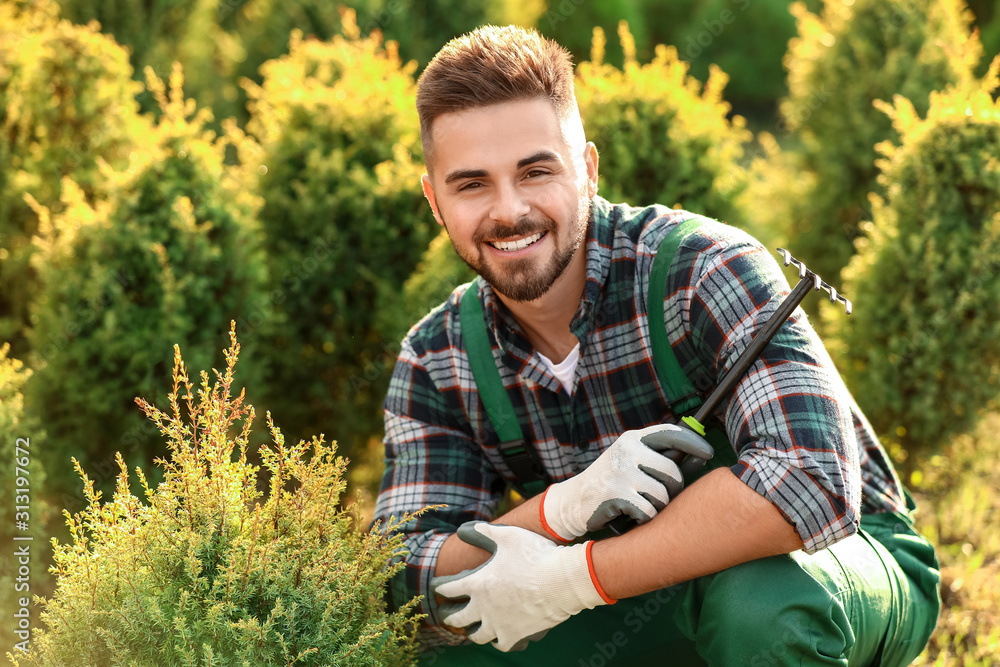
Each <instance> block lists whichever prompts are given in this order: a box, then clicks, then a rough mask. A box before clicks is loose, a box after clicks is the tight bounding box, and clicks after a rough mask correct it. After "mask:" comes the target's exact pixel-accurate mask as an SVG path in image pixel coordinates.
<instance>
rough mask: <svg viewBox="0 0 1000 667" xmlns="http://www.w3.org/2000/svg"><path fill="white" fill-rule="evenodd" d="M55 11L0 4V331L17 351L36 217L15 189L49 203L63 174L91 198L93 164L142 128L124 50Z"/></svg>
mask: <svg viewBox="0 0 1000 667" xmlns="http://www.w3.org/2000/svg"><path fill="white" fill-rule="evenodd" d="M58 12H59V10H58V6H57V5H56V4H55V2H53V1H52V0H37V1H32V2H28V1H27V0H17V1H15V2H10V1H8V2H4V3H0V340H6V341H10V342H12V343H13V348H14V352H15V354H16V355H17V356H22V357H23V356H25V354H26V352H27V348H26V345H25V340H24V338H23V329H24V327H25V326H26V325H27V324H28V315H27V312H28V303H29V302H30V300H31V298H32V295H33V293H34V291H35V290H36V289H37V283H36V280H35V276H34V274H33V272H32V271H31V269H30V255H31V250H32V245H31V238H32V236H33V235H34V234H36V233H37V231H38V229H37V216H36V215H35V213H34V212H33V211H32V210H31V208H30V206H29V203H28V201H26V199H25V197H26V196H30V197H31V198H34V200H35V201H37V202H39V203H41V204H42V205H43V206H47V207H49V208H51V209H52V210H53V212H58V211H59V209H60V196H61V192H62V179H63V178H65V177H67V176H72V178H73V179H74V180H75V181H76V183H77V185H78V186H79V188H80V190H81V193H82V194H83V196H84V198H86V199H87V200H88V201H90V202H93V201H94V199H95V198H97V197H99V196H101V195H102V194H103V191H102V177H101V175H100V173H99V172H100V165H101V164H102V163H107V164H109V165H112V166H122V165H123V164H124V163H125V162H126V161H127V159H128V154H129V152H131V151H132V150H133V149H134V145H135V141H136V139H135V138H136V136H138V135H140V134H142V133H143V132H144V131H145V127H144V123H143V122H142V120H141V119H140V118H139V116H138V115H137V105H136V103H135V94H136V93H137V91H138V86H137V84H135V83H134V82H133V81H132V79H131V77H132V69H131V68H130V67H129V64H128V54H127V53H126V52H125V50H124V49H123V48H121V47H120V46H118V45H117V44H115V43H114V41H113V40H111V39H109V38H108V37H106V36H104V35H101V34H100V33H99V32H98V31H97V28H96V27H95V26H93V25H87V26H78V25H72V24H71V23H69V21H66V20H60V19H59V15H58Z"/></svg>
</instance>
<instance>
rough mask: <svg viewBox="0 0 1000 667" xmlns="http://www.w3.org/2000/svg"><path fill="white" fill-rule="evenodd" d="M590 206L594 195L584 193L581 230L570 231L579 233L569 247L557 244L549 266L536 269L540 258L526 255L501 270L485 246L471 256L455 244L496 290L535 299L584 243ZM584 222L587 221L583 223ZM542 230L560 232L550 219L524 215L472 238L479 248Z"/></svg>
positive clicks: (514, 297) (515, 297)
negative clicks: (487, 256)
mask: <svg viewBox="0 0 1000 667" xmlns="http://www.w3.org/2000/svg"><path fill="white" fill-rule="evenodd" d="M590 207H591V200H590V198H589V197H587V196H586V195H583V196H581V197H580V203H579V206H578V209H577V229H575V230H572V229H571V230H568V231H569V232H571V233H572V232H576V234H575V238H573V239H572V241H571V242H570V243H569V244H568V245H567V246H566V247H565V248H560V247H559V246H558V245H557V246H556V254H555V256H553V257H552V259H551V260H550V261H549V262H548V263H547V264H546V265H545V266H540V267H537V268H534V270H533V267H535V264H536V260H534V259H531V258H527V257H526V258H524V259H517V260H512V261H508V262H505V263H504V268H503V269H502V270H500V271H497V270H494V268H493V267H491V266H490V265H489V264H488V263H487V262H486V260H485V258H484V257H483V252H482V250H481V249H480V250H478V252H477V255H478V256H477V257H468V256H466V255H465V254H463V253H462V251H461V250H459V249H458V246H456V245H455V241H454V239H452V243H451V244H452V247H453V248H455V252H456V253H458V256H459V257H460V258H461V259H462V261H463V262H465V263H466V264H467V265H468V266H469V268H471V269H472V270H473V271H475V272H476V273H477V274H479V275H480V276H482V277H483V280H485V281H486V282H487V284H489V286H490V287H492V288H493V289H494V290H495V291H497V292H499V293H500V294H502V295H504V296H505V297H507V298H508V299H512V300H514V301H534V300H535V299H538V298H540V297H541V296H542V295H543V294H545V293H546V292H548V291H549V288H550V287H552V284H553V283H555V281H556V279H558V278H559V276H561V275H562V273H563V271H565V270H566V267H567V266H569V263H570V261H572V259H573V257H574V255H576V252H577V250H578V249H579V248H580V246H581V245H582V244H583V240H584V239H585V238H586V236H587V227H588V225H589V221H590ZM441 219H442V221H444V226H445V229H447V228H448V223H447V221H445V220H444V217H443V216H442V218H441ZM581 222H584V224H580V223H581ZM539 232H544V233H547V234H553V235H554V234H555V232H556V223H555V221H554V220H552V219H549V218H546V219H544V220H541V221H538V220H532V219H530V218H521V219H520V220H518V221H517V224H515V225H514V226H513V227H502V226H499V225H498V226H494V227H493V228H492V229H490V230H487V231H484V232H477V233H476V234H475V235H474V236H473V239H472V240H473V243H474V244H475V247H476V248H477V249H479V248H480V247H481V246H482V244H483V243H485V239H492V240H494V241H502V240H503V239H505V238H514V237H523V236H531V235H532V234H537V233H539ZM449 238H450V237H449ZM540 240H541V239H539V241H540ZM554 242H556V243H558V239H554ZM536 243H538V241H536Z"/></svg>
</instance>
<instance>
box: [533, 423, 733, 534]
mask: <svg viewBox="0 0 1000 667" xmlns="http://www.w3.org/2000/svg"><path fill="white" fill-rule="evenodd" d="M670 451H674V452H677V453H678V454H675V456H678V458H680V456H681V455H684V454H690V455H691V456H693V457H695V458H697V459H702V460H706V461H707V460H708V459H710V458H712V455H713V454H714V453H715V452H714V451H713V450H712V446H711V445H709V444H708V442H706V441H705V440H704V439H703V438H702V437H701V436H699V435H698V434H697V433H695V432H693V431H691V430H689V429H686V428H682V427H680V426H675V425H674V424H659V425H656V426H650V427H647V428H643V429H638V430H635V431H626V432H625V433H623V434H622V435H621V437H619V438H618V439H617V440H616V441H615V442H614V444H613V445H611V447H609V448H608V449H607V451H605V452H604V453H603V454H601V456H600V457H598V459H597V460H596V461H594V462H593V463H591V464H590V466H589V467H588V468H587V469H586V470H584V471H583V472H581V473H580V474H579V475H577V476H575V477H572V478H570V479H567V480H564V481H562V482H559V483H558V484H553V485H552V486H550V487H549V488H548V490H546V492H545V494H544V495H543V496H542V501H541V504H540V505H539V513H540V519H541V523H542V527H543V528H545V530H546V531H547V532H548V533H549V534H550V535H552V536H553V537H555V538H557V539H559V540H562V541H563V542H568V541H570V540H573V539H574V538H577V537H580V536H582V535H584V534H585V533H587V532H588V531H593V530H599V529H600V528H603V527H604V526H605V525H607V523H608V522H609V521H611V520H612V519H614V518H615V517H617V516H619V515H621V514H626V515H628V516H630V517H632V518H633V519H635V521H636V522H638V523H640V524H642V523H646V522H647V521H649V520H650V519H652V518H653V517H654V516H656V513H657V512H659V511H660V510H662V509H663V508H664V507H666V505H667V503H668V502H670V499H671V498H672V497H673V496H675V495H677V494H678V493H680V491H681V489H682V488H683V487H684V477H683V475H682V472H681V469H680V468H679V467H678V466H677V464H676V463H674V461H672V460H671V459H669V458H667V456H666V454H667V453H668V452H670Z"/></svg>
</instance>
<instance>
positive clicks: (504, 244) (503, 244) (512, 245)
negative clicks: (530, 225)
mask: <svg viewBox="0 0 1000 667" xmlns="http://www.w3.org/2000/svg"><path fill="white" fill-rule="evenodd" d="M547 233H548V232H539V233H537V234H532V235H531V236H526V237H524V238H523V239H520V240H519V241H490V242H489V243H490V245H491V246H493V247H494V248H496V249H497V250H503V251H505V252H514V251H515V250H524V249H525V248H527V247H528V246H529V245H531V244H532V243H535V242H536V241H538V240H540V239H541V238H542V237H543V236H545V235H546V234H547Z"/></svg>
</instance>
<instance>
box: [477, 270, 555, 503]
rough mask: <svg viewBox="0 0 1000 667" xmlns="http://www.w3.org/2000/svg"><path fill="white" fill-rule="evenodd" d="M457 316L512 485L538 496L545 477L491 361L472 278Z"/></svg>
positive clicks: (481, 313) (490, 351) (487, 337)
mask: <svg viewBox="0 0 1000 667" xmlns="http://www.w3.org/2000/svg"><path fill="white" fill-rule="evenodd" d="M459 318H460V321H461V323H462V339H463V340H464V342H465V352H466V354H467V355H468V357H469V366H470V367H471V368H472V377H473V378H474V379H475V381H476V389H477V390H478V391H479V397H480V398H481V399H482V401H483V406H484V407H485V408H486V414H487V415H488V416H489V418H490V423H491V424H492V425H493V430H494V431H496V434H497V437H498V438H499V439H500V444H499V445H498V446H497V450H498V451H499V452H500V456H501V458H503V460H504V462H505V463H506V464H507V467H509V468H510V470H511V472H512V473H514V477H515V479H516V482H515V483H514V488H515V489H517V491H518V493H520V494H521V495H522V496H524V497H525V498H530V497H531V496H534V495H537V494H539V493H541V492H542V491H544V490H545V487H547V486H548V478H547V476H546V474H545V468H544V466H543V465H542V462H541V459H539V458H538V452H537V451H535V448H534V447H532V446H531V445H529V444H528V443H527V442H526V441H525V439H524V434H523V433H522V431H521V425H520V424H519V423H518V421H517V414H516V413H515V412H514V404H513V403H511V401H510V396H509V395H508V394H507V389H506V387H504V386H503V381H502V380H501V379H500V371H498V370H497V367H496V362H495V361H494V360H493V346H492V345H491V344H490V339H489V335H488V334H487V333H486V320H485V319H484V318H483V307H482V305H481V304H480V303H479V289H478V287H477V285H476V281H473V282H472V283H471V284H470V285H469V287H468V289H466V290H465V294H464V295H463V296H462V303H461V306H460V307H459Z"/></svg>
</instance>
